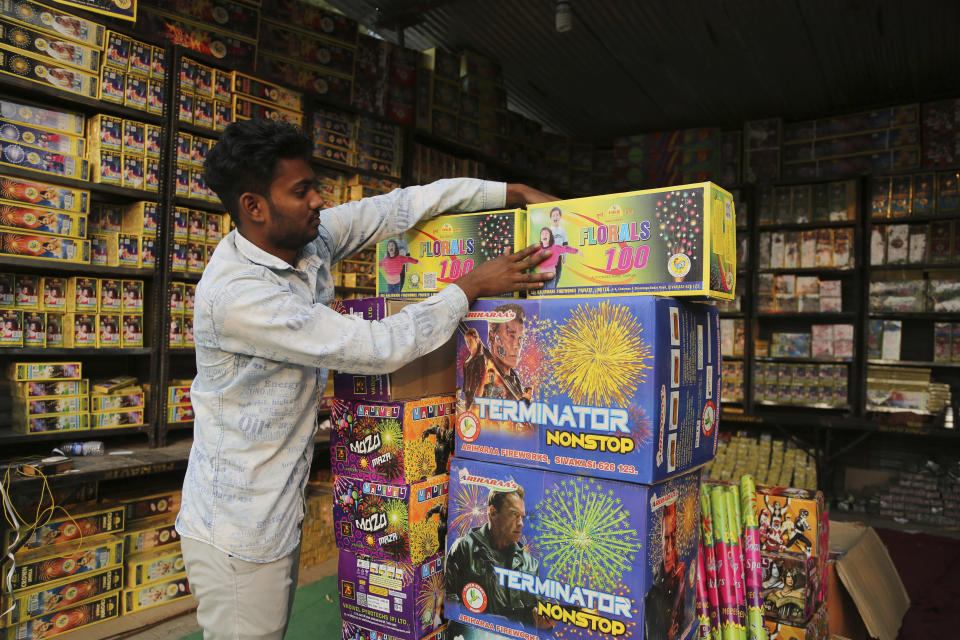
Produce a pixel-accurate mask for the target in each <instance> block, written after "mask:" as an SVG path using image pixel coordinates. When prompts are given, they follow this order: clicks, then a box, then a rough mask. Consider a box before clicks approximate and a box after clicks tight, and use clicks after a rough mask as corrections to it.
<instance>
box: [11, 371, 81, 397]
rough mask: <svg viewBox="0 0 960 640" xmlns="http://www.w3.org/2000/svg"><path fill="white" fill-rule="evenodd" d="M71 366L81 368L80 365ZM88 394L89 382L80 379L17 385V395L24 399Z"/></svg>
mask: <svg viewBox="0 0 960 640" xmlns="http://www.w3.org/2000/svg"><path fill="white" fill-rule="evenodd" d="M39 364H42V363H39ZM71 364H76V365H77V366H79V363H71ZM33 373H36V372H33ZM88 392H89V383H88V381H87V380H80V379H78V380H57V381H54V380H50V381H36V382H20V383H18V384H17V390H16V393H17V394H18V395H19V396H20V397H22V398H56V397H60V396H77V395H87V393H88Z"/></svg>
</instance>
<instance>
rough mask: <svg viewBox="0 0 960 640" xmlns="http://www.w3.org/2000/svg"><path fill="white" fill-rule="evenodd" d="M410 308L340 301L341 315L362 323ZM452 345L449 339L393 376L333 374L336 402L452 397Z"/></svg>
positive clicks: (370, 300) (369, 300) (399, 303)
mask: <svg viewBox="0 0 960 640" xmlns="http://www.w3.org/2000/svg"><path fill="white" fill-rule="evenodd" d="M408 304H412V301H408V300H393V299H390V298H382V297H380V298H365V299H362V300H344V301H343V305H344V310H343V311H342V313H346V314H350V315H358V316H361V317H363V319H364V320H382V319H384V318H386V317H387V316H391V315H393V314H395V313H399V312H400V310H401V309H403V307H405V306H407V305H408ZM455 361H456V341H455V340H454V338H452V337H451V338H450V340H449V341H447V343H446V344H444V345H443V346H441V347H440V348H439V349H437V350H435V351H433V352H431V353H429V354H427V355H426V356H424V357H422V358H418V359H416V360H414V361H413V362H411V363H410V364H407V365H404V366H403V367H401V368H400V369H397V370H396V371H394V372H393V373H389V374H371V375H365V374H364V375H360V374H351V373H345V372H340V371H338V372H336V373H335V374H334V378H333V385H334V389H335V392H334V393H335V395H336V396H337V397H338V398H343V399H353V400H363V401H375V402H389V401H396V400H407V399H410V398H422V397H425V396H435V395H444V394H449V393H453V392H454V391H455V390H456V373H455V371H454V363H455Z"/></svg>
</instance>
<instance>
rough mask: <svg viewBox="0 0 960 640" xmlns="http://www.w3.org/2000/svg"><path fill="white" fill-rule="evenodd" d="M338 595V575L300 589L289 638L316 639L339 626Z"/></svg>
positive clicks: (199, 639)
mask: <svg viewBox="0 0 960 640" xmlns="http://www.w3.org/2000/svg"><path fill="white" fill-rule="evenodd" d="M337 595H338V594H337V576H335V575H333V576H327V577H326V578H324V579H322V580H318V581H317V582H314V583H311V584H306V585H303V586H302V587H300V588H299V589H297V595H296V597H295V598H294V599H293V611H292V613H291V614H290V625H289V626H288V627H287V635H286V636H285V637H284V638H285V640H316V639H317V637H328V636H327V633H326V632H327V631H328V630H330V629H339V628H340V627H341V623H340V606H339V604H338V600H337ZM338 633H339V632H338ZM318 634H319V635H318ZM329 637H339V635H337V636H329ZM180 640H203V632H202V631H198V632H196V633H191V634H190V635H188V636H184V637H183V638H181V639H180Z"/></svg>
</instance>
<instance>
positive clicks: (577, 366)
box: [550, 302, 653, 408]
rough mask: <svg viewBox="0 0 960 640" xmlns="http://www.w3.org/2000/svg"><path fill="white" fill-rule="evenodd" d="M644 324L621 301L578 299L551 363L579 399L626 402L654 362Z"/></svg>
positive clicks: (599, 402)
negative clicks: (588, 304)
mask: <svg viewBox="0 0 960 640" xmlns="http://www.w3.org/2000/svg"><path fill="white" fill-rule="evenodd" d="M643 330H644V328H643V325H642V324H640V323H639V322H637V319H636V318H634V316H633V314H632V313H630V310H629V309H628V308H627V307H625V306H621V305H614V304H611V303H609V302H601V303H600V304H599V305H598V306H596V307H585V306H580V305H578V306H577V308H576V310H575V311H574V312H573V313H572V314H571V316H570V319H569V320H568V321H567V323H566V324H565V325H564V326H562V327H560V329H559V330H558V331H557V341H556V343H555V346H554V348H553V349H551V351H550V365H551V366H550V369H551V370H552V371H553V375H554V377H555V378H556V379H557V380H558V381H559V383H560V388H561V389H562V390H563V391H564V392H565V393H566V394H567V395H568V396H570V399H571V400H573V401H574V402H576V403H577V404H592V405H599V406H609V405H611V404H616V405H617V406H619V407H622V408H626V407H628V406H629V405H630V400H631V399H632V398H633V396H634V394H635V393H636V391H637V387H638V385H639V384H640V383H641V382H643V381H644V380H646V378H647V373H646V372H647V371H648V370H650V369H651V368H652V367H651V366H650V365H649V364H647V361H648V360H649V359H650V358H652V357H653V354H652V353H651V349H650V345H649V344H647V343H646V342H644V340H643V339H642V337H641V335H642V333H643Z"/></svg>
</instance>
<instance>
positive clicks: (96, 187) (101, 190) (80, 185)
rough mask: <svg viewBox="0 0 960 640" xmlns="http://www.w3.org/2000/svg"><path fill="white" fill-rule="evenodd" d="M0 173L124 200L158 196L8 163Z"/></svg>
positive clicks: (156, 197) (140, 190) (155, 198)
mask: <svg viewBox="0 0 960 640" xmlns="http://www.w3.org/2000/svg"><path fill="white" fill-rule="evenodd" d="M0 173H2V174H3V175H7V176H12V177H14V178H23V179H24V180H36V181H37V182H47V183H50V184H56V185H60V186H64V187H70V188H71V189H84V190H87V191H91V192H92V193H95V194H101V195H107V196H113V197H116V198H122V199H126V200H154V201H156V200H157V199H158V198H159V194H158V193H157V192H156V191H145V190H143V189H130V188H127V187H117V186H115V185H112V184H102V183H100V182H90V181H88V180H77V179H75V178H66V177H63V176H57V175H53V174H50V173H44V172H42V171H34V170H33V169H24V168H23V167H12V166H9V165H5V164H4V165H0Z"/></svg>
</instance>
